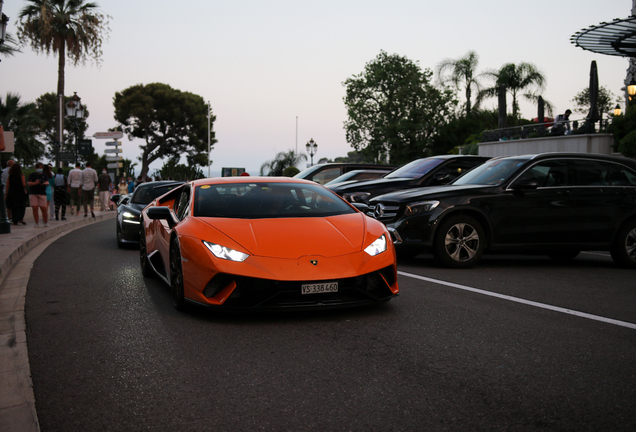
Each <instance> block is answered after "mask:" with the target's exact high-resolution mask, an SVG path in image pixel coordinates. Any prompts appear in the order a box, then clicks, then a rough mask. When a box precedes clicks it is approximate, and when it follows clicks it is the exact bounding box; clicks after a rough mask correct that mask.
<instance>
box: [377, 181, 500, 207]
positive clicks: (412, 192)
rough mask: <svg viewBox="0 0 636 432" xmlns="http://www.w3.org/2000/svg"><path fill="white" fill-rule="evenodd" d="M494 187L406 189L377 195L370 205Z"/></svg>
mask: <svg viewBox="0 0 636 432" xmlns="http://www.w3.org/2000/svg"><path fill="white" fill-rule="evenodd" d="M494 187H495V186H486V185H457V186H454V185H444V186H436V187H421V188H415V189H406V190H401V191H397V192H391V193H388V194H384V195H379V196H377V197H375V198H372V199H371V200H370V204H373V203H375V202H380V201H397V202H410V201H414V200H420V199H427V198H429V197H437V196H440V195H443V196H448V195H461V194H465V193H469V192H470V191H477V190H479V191H483V190H490V189H492V188H494Z"/></svg>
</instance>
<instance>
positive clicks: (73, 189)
mask: <svg viewBox="0 0 636 432" xmlns="http://www.w3.org/2000/svg"><path fill="white" fill-rule="evenodd" d="M81 177H82V170H81V169H80V164H79V162H78V163H76V164H75V169H72V170H71V171H70V172H69V173H68V185H69V196H70V197H71V199H70V202H69V205H70V206H71V215H72V214H74V213H73V212H75V208H76V207H75V205H74V204H75V200H77V212H76V213H75V214H76V215H78V216H79V214H80V179H81Z"/></svg>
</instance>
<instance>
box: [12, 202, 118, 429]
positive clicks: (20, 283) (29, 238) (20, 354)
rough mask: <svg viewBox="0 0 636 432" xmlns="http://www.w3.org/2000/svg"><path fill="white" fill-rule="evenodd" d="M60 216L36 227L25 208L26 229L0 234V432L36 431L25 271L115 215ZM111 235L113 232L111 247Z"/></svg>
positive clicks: (14, 228)
mask: <svg viewBox="0 0 636 432" xmlns="http://www.w3.org/2000/svg"><path fill="white" fill-rule="evenodd" d="M68 211H69V213H67V215H66V219H67V220H65V221H56V220H54V219H53V220H49V224H48V225H49V226H48V227H43V226H41V225H42V221H41V220H40V227H36V226H35V223H34V220H33V213H32V210H31V208H27V211H26V214H25V217H24V221H25V222H26V223H27V224H26V225H13V224H12V225H11V232H10V233H8V234H0V432H26V431H39V430H40V428H39V424H38V420H37V413H36V410H35V398H34V396H33V383H32V381H31V372H30V367H29V356H28V350H27V340H26V323H25V317H24V303H25V296H26V289H27V283H28V281H29V275H30V273H31V268H32V267H33V263H34V262H35V260H36V259H37V257H38V256H39V255H40V253H42V251H44V249H46V247H47V246H48V245H49V244H50V243H52V242H53V241H55V240H56V239H57V238H59V237H61V236H63V235H65V234H68V233H69V232H71V231H73V230H75V229H77V228H80V227H83V226H86V225H88V224H92V223H95V222H99V221H103V220H106V219H112V218H114V217H115V216H116V212H115V211H106V212H102V211H96V212H95V218H92V217H91V216H90V213H89V215H88V217H84V215H83V214H81V215H80V216H75V215H70V209H68ZM114 236H115V230H114V227H113V241H114Z"/></svg>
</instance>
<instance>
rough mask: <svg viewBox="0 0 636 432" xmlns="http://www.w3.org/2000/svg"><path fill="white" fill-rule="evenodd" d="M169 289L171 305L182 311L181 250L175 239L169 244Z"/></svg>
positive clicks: (183, 301)
mask: <svg viewBox="0 0 636 432" xmlns="http://www.w3.org/2000/svg"><path fill="white" fill-rule="evenodd" d="M170 289H171V291H172V304H173V305H174V307H175V308H176V309H177V310H180V311H182V310H184V309H185V295H184V292H183V267H182V265H181V248H180V247H179V240H178V239H176V238H175V239H173V240H172V242H171V243H170Z"/></svg>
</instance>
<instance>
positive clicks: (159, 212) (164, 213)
mask: <svg viewBox="0 0 636 432" xmlns="http://www.w3.org/2000/svg"><path fill="white" fill-rule="evenodd" d="M146 216H148V219H154V220H157V219H164V220H166V221H167V222H168V225H169V226H170V228H172V227H173V226H175V223H174V219H173V218H172V213H170V209H169V208H168V207H163V206H162V207H151V208H149V209H148V211H146Z"/></svg>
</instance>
